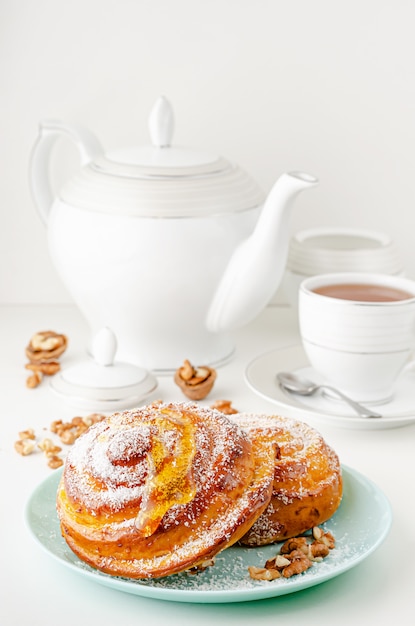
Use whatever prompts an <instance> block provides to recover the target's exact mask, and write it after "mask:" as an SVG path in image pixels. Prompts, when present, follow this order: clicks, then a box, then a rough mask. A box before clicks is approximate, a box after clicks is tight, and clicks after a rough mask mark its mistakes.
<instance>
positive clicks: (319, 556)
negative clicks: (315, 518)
mask: <svg viewBox="0 0 415 626" xmlns="http://www.w3.org/2000/svg"><path fill="white" fill-rule="evenodd" d="M312 539H313V541H311V542H310V541H308V538H307V537H305V536H301V537H293V538H292V539H287V541H286V542H285V543H284V544H283V545H282V546H281V548H280V552H279V554H277V555H276V556H275V557H273V558H271V559H268V561H267V562H266V563H265V567H254V566H250V567H248V571H249V575H250V577H251V578H254V579H256V580H275V579H276V578H279V577H280V576H283V577H284V578H291V576H296V575H297V574H302V573H303V572H305V571H306V570H308V569H309V568H310V567H312V565H313V563H316V562H319V561H322V560H323V559H324V558H325V557H326V556H327V555H328V554H329V552H330V550H332V549H333V548H334V547H335V539H334V537H333V535H332V533H331V532H329V531H327V532H324V531H323V530H322V529H321V528H319V527H318V526H315V527H314V528H313V529H312ZM323 539H324V541H323ZM267 572H268V573H267Z"/></svg>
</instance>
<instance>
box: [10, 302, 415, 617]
mask: <svg viewBox="0 0 415 626" xmlns="http://www.w3.org/2000/svg"><path fill="white" fill-rule="evenodd" d="M46 329H52V330H55V331H57V332H63V333H65V334H67V336H68V337H69V347H68V350H67V352H66V353H65V355H64V356H63V357H62V359H61V363H62V366H64V365H65V364H69V363H70V362H71V361H73V360H76V359H78V358H81V357H82V356H84V354H85V353H84V350H85V345H86V343H87V339H88V331H87V328H86V325H85V323H84V321H83V320H82V318H81V316H80V315H79V313H78V311H77V309H76V308H74V307H72V306H49V307H46V306H4V307H2V308H0V337H1V340H0V346H1V349H0V368H1V369H0V389H1V404H0V411H1V417H0V433H1V434H0V485H1V508H0V538H1V551H0V554H1V557H0V558H1V561H0V583H1V584H0V624H1V626H11V625H14V624H16V625H17V624H18V625H19V626H23V625H26V624H31V623H39V624H40V623H42V624H43V626H57V625H58V626H66V625H69V624H71V625H72V624H79V625H81V626H82V625H83V624H99V625H100V626H113V625H114V624H122V625H123V626H129V625H133V624H134V625H135V624H155V625H157V624H168V625H169V626H175V625H176V624H177V625H180V626H184V625H186V624H192V625H194V624H195V623H197V624H199V625H200V626H203V625H204V624H212V623H213V622H216V623H217V624H225V623H226V624H228V625H235V626H236V625H238V626H240V625H242V624H250V625H252V624H255V626H262V625H265V624H282V623H287V624H291V625H295V626H300V625H302V624H304V625H307V626H309V625H310V624H317V623H318V624H320V625H321V626H323V625H325V624H327V625H328V624H330V626H332V625H333V624H336V625H342V624H350V623H354V624H376V625H377V626H381V625H383V624H391V623H394V622H395V621H396V619H397V618H398V617H399V616H401V620H400V623H411V618H410V615H411V614H412V612H413V595H414V593H415V567H414V565H413V555H414V553H415V531H414V527H413V520H414V519H415V497H414V496H415V493H414V476H415V425H413V424H411V425H409V426H405V427H403V428H396V429H388V430H375V431H370V430H358V431H357V430H349V429H344V428H336V427H331V426H330V428H328V427H324V428H322V427H319V428H318V429H319V430H320V432H322V434H323V435H324V436H325V438H326V439H327V441H328V442H329V443H330V444H331V445H332V446H333V447H334V448H335V450H336V451H337V453H338V454H339V456H340V459H341V461H342V462H343V463H344V464H346V465H349V466H351V467H352V468H355V469H356V470H358V471H359V472H361V473H363V474H364V475H366V476H367V477H368V478H370V479H371V480H373V481H374V482H375V483H376V484H377V485H378V486H379V487H380V488H381V489H382V490H383V491H384V493H385V494H386V496H387V497H388V499H389V501H390V503H391V506H392V510H393V523H392V528H391V530H390V533H389V535H388V537H387V538H386V540H385V541H384V542H383V544H382V545H381V546H380V547H379V548H378V549H377V550H376V551H375V552H374V553H373V554H372V555H370V556H369V557H368V558H367V559H366V560H365V561H363V562H362V563H361V564H360V565H358V566H356V567H354V568H353V569H351V570H349V571H348V572H346V573H344V574H342V575H340V576H338V577H336V578H334V579H332V580H330V581H328V582H326V583H323V584H321V585H318V586H316V587H312V588H310V589H307V590H305V591H301V592H297V593H294V594H289V595H285V596H280V597H277V598H272V599H269V600H261V601H253V602H242V603H236V604H186V603H178V602H167V601H163V600H153V599H148V598H142V597H139V596H136V595H130V594H127V593H123V592H119V591H116V590H113V589H109V588H106V587H104V586H101V585H99V584H96V583H95V582H92V581H89V580H86V579H85V578H84V577H81V576H79V575H78V574H77V573H75V572H72V571H71V570H69V569H67V568H65V567H63V566H62V565H61V564H60V563H59V562H57V561H56V560H54V559H52V558H51V557H50V556H49V555H48V554H46V553H45V552H43V551H42V550H41V549H40V548H39V546H38V545H37V543H36V542H35V541H34V540H33V538H32V536H31V534H30V532H29V530H28V528H27V527H26V524H25V521H24V509H25V506H26V502H27V500H28V498H29V497H30V495H31V493H32V491H33V489H34V488H35V487H36V486H37V485H38V484H39V483H40V482H41V481H42V480H43V479H44V478H46V477H47V476H49V475H50V473H51V472H52V471H53V470H51V469H49V468H48V467H47V465H46V462H45V459H44V457H43V455H42V453H38V454H33V455H31V456H28V457H22V456H20V455H18V454H17V453H16V452H15V450H14V447H13V444H14V441H15V440H16V439H17V434H18V432H19V431H20V430H24V429H26V428H34V429H35V431H36V432H37V433H38V434H42V432H43V431H42V429H48V427H49V425H50V423H51V422H52V421H53V420H55V419H63V420H64V421H65V420H69V419H71V418H72V417H74V416H75V415H83V414H87V413H88V412H82V411H81V412H80V411H79V410H77V409H73V408H71V407H69V406H66V405H64V404H63V403H62V402H61V401H60V400H59V399H57V398H56V397H55V396H54V395H53V394H52V393H51V391H50V390H49V389H48V385H47V383H46V382H45V381H44V382H43V383H42V385H41V386H40V387H38V388H37V389H34V390H30V389H27V388H26V386H25V380H26V378H27V375H28V372H27V370H25V368H24V364H25V362H26V358H25V354H24V348H25V346H26V344H27V343H28V341H29V339H30V337H31V336H32V335H33V334H34V333H35V332H36V331H39V330H46ZM235 340H236V353H235V358H234V359H233V360H232V361H231V362H230V363H229V364H227V365H225V366H223V367H221V368H220V369H218V379H217V382H216V384H215V387H214V390H213V391H212V393H211V395H210V396H209V398H208V399H207V400H208V401H207V404H209V403H211V402H213V401H214V400H215V399H219V398H222V399H223V398H225V399H231V400H232V402H233V405H234V406H235V407H236V408H237V409H238V410H240V411H255V412H266V413H275V412H276V407H275V406H273V404H271V403H270V402H267V401H265V400H263V399H261V398H260V397H258V396H257V395H256V394H255V393H254V392H253V391H251V390H250V389H249V388H248V387H247V385H246V383H245V382H244V378H243V375H244V371H245V368H246V366H247V365H248V364H249V363H250V362H251V361H252V360H253V359H254V358H255V357H256V356H258V355H259V354H261V353H264V352H266V351H268V350H270V349H274V348H278V347H279V346H287V345H291V344H296V343H298V331H297V324H296V320H295V316H294V315H293V312H292V311H291V309H290V308H289V307H276V306H272V307H269V308H267V309H266V310H265V311H264V312H263V313H262V314H261V315H260V317H259V318H258V319H257V320H256V321H255V322H254V323H252V324H251V325H249V326H248V327H247V328H245V329H243V330H242V331H239V332H237V333H235ZM185 357H186V355H184V358H185ZM159 398H160V399H163V400H181V399H184V397H183V396H182V395H181V392H180V390H179V389H178V388H177V387H176V386H175V384H174V383H173V380H172V377H171V376H163V377H159V387H158V389H157V390H156V392H155V393H154V394H153V395H152V396H151V397H150V398H149V400H150V399H151V400H153V399H159ZM414 403H415V388H414ZM280 412H281V411H280ZM44 433H45V435H44V436H46V435H47V434H48V431H47V430H45V431H44ZM405 615H407V617H406V618H403V616H405ZM402 619H403V620H404V621H402ZM405 619H406V620H409V621H405Z"/></svg>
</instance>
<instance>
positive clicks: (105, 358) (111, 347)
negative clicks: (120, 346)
mask: <svg viewBox="0 0 415 626" xmlns="http://www.w3.org/2000/svg"><path fill="white" fill-rule="evenodd" d="M116 351H117V339H116V337H115V335H114V333H113V332H112V330H111V329H110V328H108V327H104V328H101V330H100V331H99V332H98V333H97V334H96V335H95V337H94V340H93V344H92V354H93V357H94V361H95V363H97V364H98V365H103V366H108V365H113V364H114V358H115V353H116Z"/></svg>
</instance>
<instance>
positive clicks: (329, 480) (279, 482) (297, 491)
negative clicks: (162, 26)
mask: <svg viewBox="0 0 415 626" xmlns="http://www.w3.org/2000/svg"><path fill="white" fill-rule="evenodd" d="M230 418H231V419H232V420H233V421H234V422H235V423H237V424H238V425H239V426H241V427H242V428H243V429H244V430H245V431H246V432H247V433H248V434H249V436H250V437H253V438H258V437H262V438H263V439H264V440H265V441H271V442H275V443H277V445H278V452H277V457H276V461H275V470H274V484H273V490H272V497H271V501H270V503H269V505H268V507H267V508H266V509H265V511H264V512H263V513H262V515H261V516H260V517H259V518H258V520H257V521H255V522H254V524H253V525H252V526H251V528H250V529H249V530H248V532H247V533H246V534H245V536H244V537H242V539H241V543H243V544H245V545H248V546H261V545H266V544H270V543H274V542H278V541H285V540H286V539H289V538H291V537H296V536H298V535H301V534H303V533H304V532H306V531H307V530H309V529H310V528H312V527H313V526H318V525H319V524H322V523H323V522H325V521H327V520H328V519H329V518H330V517H331V516H332V515H333V514H334V513H335V512H336V510H337V509H338V507H339V505H340V502H341V499H342V491H343V482H342V473H341V465H340V461H339V458H338V456H337V454H336V452H335V451H334V450H333V449H332V448H331V447H330V446H329V445H328V444H327V442H326V441H325V439H324V438H323V437H322V435H321V434H320V433H319V432H318V431H317V430H315V429H314V428H312V427H311V426H309V425H308V424H306V423H304V422H301V421H297V420H295V419H292V418H287V417H279V416H272V415H252V414H245V413H240V414H238V415H235V416H233V415H232V416H230Z"/></svg>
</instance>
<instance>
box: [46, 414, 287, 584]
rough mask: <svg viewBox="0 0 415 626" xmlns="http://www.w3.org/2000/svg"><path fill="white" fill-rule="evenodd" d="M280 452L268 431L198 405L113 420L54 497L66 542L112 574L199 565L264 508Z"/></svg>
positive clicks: (78, 454)
mask: <svg viewBox="0 0 415 626" xmlns="http://www.w3.org/2000/svg"><path fill="white" fill-rule="evenodd" d="M257 435H258V436H257ZM275 454H276V446H275V443H274V442H273V441H272V440H271V438H267V437H264V436H263V433H262V431H258V433H255V432H250V435H249V436H248V434H247V432H245V431H244V430H242V429H241V428H240V427H239V426H238V424H237V423H235V422H231V421H229V420H228V418H227V417H226V416H225V415H223V414H221V413H220V412H219V411H216V410H213V409H208V408H202V407H200V406H198V405H196V404H192V403H166V404H153V405H150V406H147V407H143V408H140V409H136V410H130V411H124V412H121V413H114V414H113V415H111V416H109V417H108V418H106V419H105V420H103V421H101V422H99V423H98V424H95V425H93V426H92V427H91V428H90V429H89V430H88V431H87V432H86V433H85V434H84V435H82V436H81V437H80V438H79V439H78V440H77V441H76V442H75V444H74V445H73V447H72V448H71V450H70V451H69V453H68V456H67V459H66V462H65V466H64V470H63V474H62V478H61V481H60V485H59V488H58V493H57V511H58V516H59V519H60V524H61V532H62V535H63V537H64V539H65V540H66V542H67V544H68V545H69V547H70V548H71V549H72V551H73V552H74V553H75V554H76V555H77V556H78V557H79V558H80V559H81V560H83V561H85V562H86V563H88V564H89V565H91V566H92V567H94V568H97V569H99V570H101V571H103V572H106V573H108V574H112V575H117V576H126V577H129V578H152V577H160V576H167V575H170V574H173V573H176V572H180V571H182V570H186V569H189V568H195V567H199V566H201V565H203V564H204V563H205V562H206V561H208V560H209V559H212V558H213V557H214V556H215V555H216V554H217V553H218V552H220V551H221V550H223V549H224V548H227V547H228V546H230V545H232V544H233V543H235V542H236V541H238V540H239V539H241V537H242V536H243V535H245V534H246V532H247V531H248V529H249V528H250V527H251V526H252V524H253V523H254V522H255V520H256V519H257V518H258V517H259V516H260V515H261V513H262V512H263V511H264V509H265V508H266V507H267V505H268V503H269V501H270V498H271V493H272V488H273V487H272V486H273V479H274V473H275V469H274V468H275Z"/></svg>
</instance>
